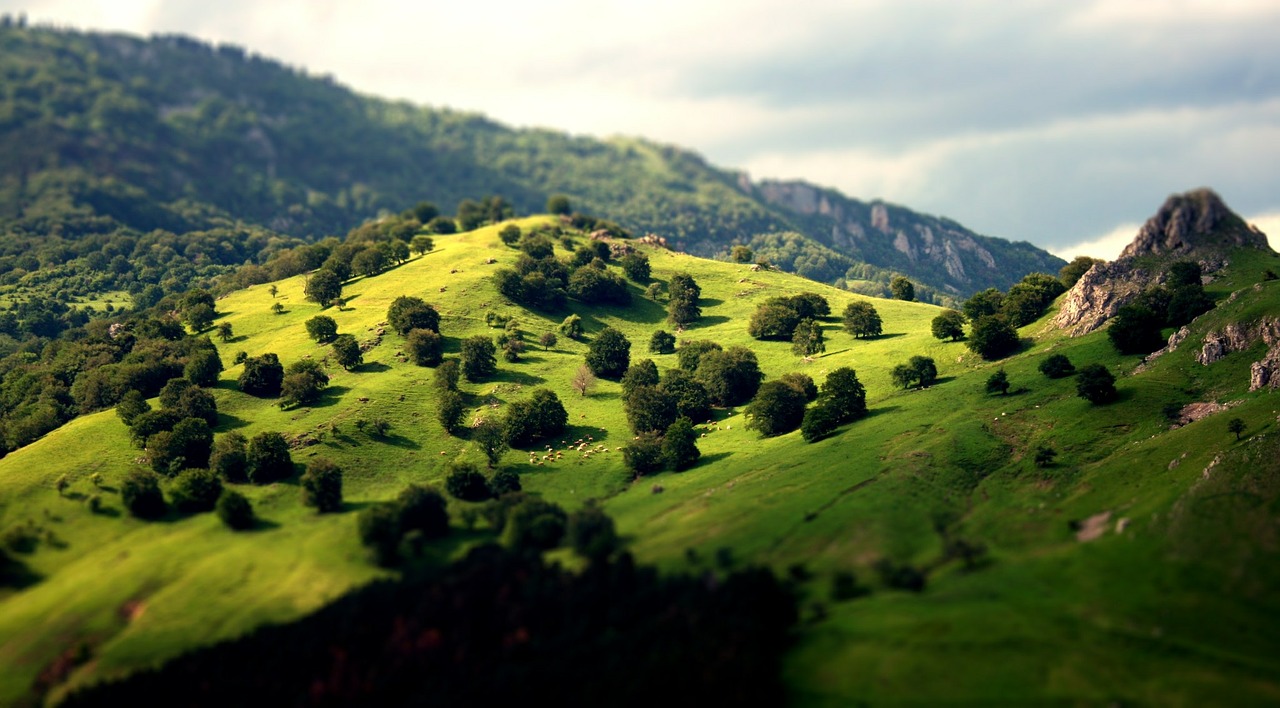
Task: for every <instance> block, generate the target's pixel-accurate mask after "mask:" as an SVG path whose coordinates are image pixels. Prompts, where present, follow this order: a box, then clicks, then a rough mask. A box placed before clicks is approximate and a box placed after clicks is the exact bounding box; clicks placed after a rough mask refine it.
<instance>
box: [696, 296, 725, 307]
mask: <svg viewBox="0 0 1280 708" xmlns="http://www.w3.org/2000/svg"><path fill="white" fill-rule="evenodd" d="M723 304H724V300H721V299H719V298H714V297H700V298H698V306H699V307H703V308H707V307H715V306H717V305H723Z"/></svg>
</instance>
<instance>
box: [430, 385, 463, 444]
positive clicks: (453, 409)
mask: <svg viewBox="0 0 1280 708" xmlns="http://www.w3.org/2000/svg"><path fill="white" fill-rule="evenodd" d="M465 412H466V405H465V404H464V403H463V401H462V394H461V393H458V392H457V391H455V390H452V389H444V390H442V391H440V398H439V401H438V402H437V408H436V420H438V421H440V427H442V428H444V431H445V432H446V433H448V434H450V435H457V434H458V433H459V432H460V431H461V430H462V415H463V413H465Z"/></svg>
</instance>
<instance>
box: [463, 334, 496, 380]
mask: <svg viewBox="0 0 1280 708" xmlns="http://www.w3.org/2000/svg"><path fill="white" fill-rule="evenodd" d="M495 353H496V349H495V348H494V346H493V340H491V339H489V338H488V337H485V336H483V335H479V334H478V335H476V336H474V337H470V338H468V339H464V340H462V375H463V376H465V377H466V379H467V380H468V381H471V382H473V383H474V382H476V381H483V380H485V379H487V378H489V377H490V376H492V375H493V374H494V372H496V371H497V370H498V360H497V359H496V358H495V357H494V354H495Z"/></svg>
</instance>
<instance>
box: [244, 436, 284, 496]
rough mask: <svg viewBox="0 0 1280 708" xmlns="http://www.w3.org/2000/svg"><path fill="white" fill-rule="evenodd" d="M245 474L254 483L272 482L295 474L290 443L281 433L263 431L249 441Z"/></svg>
mask: <svg viewBox="0 0 1280 708" xmlns="http://www.w3.org/2000/svg"><path fill="white" fill-rule="evenodd" d="M245 474H246V476H247V477H248V479H249V481H250V482H252V483H254V484H270V483H272V482H276V481H279V480H282V479H288V478H289V477H291V476H293V458H292V457H291V456H290V455H289V443H287V442H285V439H284V436H283V435H281V434H280V433H274V432H262V433H258V434H257V435H255V436H253V439H252V440H250V441H249V449H248V452H246V453H245Z"/></svg>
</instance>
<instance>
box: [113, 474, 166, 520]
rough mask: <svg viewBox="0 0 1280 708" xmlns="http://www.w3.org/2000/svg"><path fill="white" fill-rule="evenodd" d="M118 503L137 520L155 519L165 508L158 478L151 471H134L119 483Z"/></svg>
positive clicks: (162, 513)
mask: <svg viewBox="0 0 1280 708" xmlns="http://www.w3.org/2000/svg"><path fill="white" fill-rule="evenodd" d="M120 501H121V502H122V503H123V504H124V508H125V509H127V510H128V511H129V513H130V514H132V515H133V516H136V517H138V518H139V519H157V518H160V517H161V516H163V515H164V512H165V509H166V508H167V507H166V505H165V503H164V494H162V493H161V492H160V477H158V476H157V475H156V473H155V472H152V471H151V470H141V469H135V470H133V471H132V472H130V473H129V474H127V475H125V478H124V480H123V481H121V483H120Z"/></svg>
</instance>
